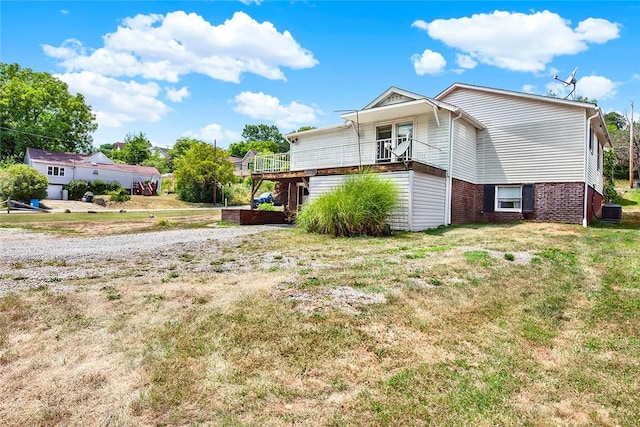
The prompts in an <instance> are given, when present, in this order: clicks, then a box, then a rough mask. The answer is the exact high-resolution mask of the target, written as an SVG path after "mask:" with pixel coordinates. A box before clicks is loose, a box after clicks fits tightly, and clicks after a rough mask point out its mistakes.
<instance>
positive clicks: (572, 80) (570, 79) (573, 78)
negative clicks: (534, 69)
mask: <svg viewBox="0 0 640 427" xmlns="http://www.w3.org/2000/svg"><path fill="white" fill-rule="evenodd" d="M577 72H578V67H576V68H574V69H573V71H572V72H571V74H569V77H567V79H566V80H562V79H559V78H558V76H557V75H556V76H554V77H553V78H554V80H558V81H559V82H562V83H564V87H567V86H569V85H572V86H573V88H572V89H571V92H569V95H567V96H565V97H564V99H567V98H569V97H571V99H573V100H574V101H575V99H576V83H578V82H577V80H576V73H577Z"/></svg>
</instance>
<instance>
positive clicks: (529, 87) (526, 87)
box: [522, 85, 536, 93]
mask: <svg viewBox="0 0 640 427" xmlns="http://www.w3.org/2000/svg"><path fill="white" fill-rule="evenodd" d="M522 91H523V92H524V93H536V87H535V86H534V85H524V86H522Z"/></svg>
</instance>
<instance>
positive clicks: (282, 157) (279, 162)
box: [253, 153, 291, 173]
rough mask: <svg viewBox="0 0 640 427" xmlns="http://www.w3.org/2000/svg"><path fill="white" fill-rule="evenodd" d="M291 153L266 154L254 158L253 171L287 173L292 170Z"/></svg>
mask: <svg viewBox="0 0 640 427" xmlns="http://www.w3.org/2000/svg"><path fill="white" fill-rule="evenodd" d="M290 164H291V162H290V155H289V153H277V154H264V155H258V156H255V157H254V158H253V171H254V172H257V173H263V172H287V171H289V170H291V169H290V167H289V166H290Z"/></svg>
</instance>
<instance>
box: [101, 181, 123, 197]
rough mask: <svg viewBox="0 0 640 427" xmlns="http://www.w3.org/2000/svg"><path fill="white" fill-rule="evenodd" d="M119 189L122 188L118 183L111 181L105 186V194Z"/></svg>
mask: <svg viewBox="0 0 640 427" xmlns="http://www.w3.org/2000/svg"><path fill="white" fill-rule="evenodd" d="M121 187H122V186H121V185H120V183H119V182H118V181H112V182H110V183H109V184H107V190H106V193H110V192H112V191H118V190H120V188H121ZM106 193H105V194H106Z"/></svg>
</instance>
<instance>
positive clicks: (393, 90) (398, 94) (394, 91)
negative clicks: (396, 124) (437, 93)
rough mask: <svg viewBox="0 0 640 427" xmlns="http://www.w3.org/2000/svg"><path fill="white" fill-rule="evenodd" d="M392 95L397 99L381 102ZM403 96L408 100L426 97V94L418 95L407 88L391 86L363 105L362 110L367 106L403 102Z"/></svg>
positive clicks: (366, 108) (367, 107)
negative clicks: (385, 102)
mask: <svg viewBox="0 0 640 427" xmlns="http://www.w3.org/2000/svg"><path fill="white" fill-rule="evenodd" d="M394 95H395V98H396V99H397V100H394V101H392V102H389V103H387V104H383V103H384V101H385V100H388V99H389V98H392V97H394ZM403 98H404V101H408V100H414V101H415V100H416V99H423V98H426V96H424V95H420V94H419V93H415V92H410V91H408V90H404V89H400V88H399V87H396V86H391V87H390V88H389V89H387V90H385V91H384V92H382V93H381V94H380V95H379V96H378V97H377V98H376V99H374V100H373V101H371V102H370V103H368V104H367V105H365V107H364V108H363V110H368V109H369V108H375V107H379V106H382V105H388V104H390V103H398V102H404V101H403V100H402V99H403Z"/></svg>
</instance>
